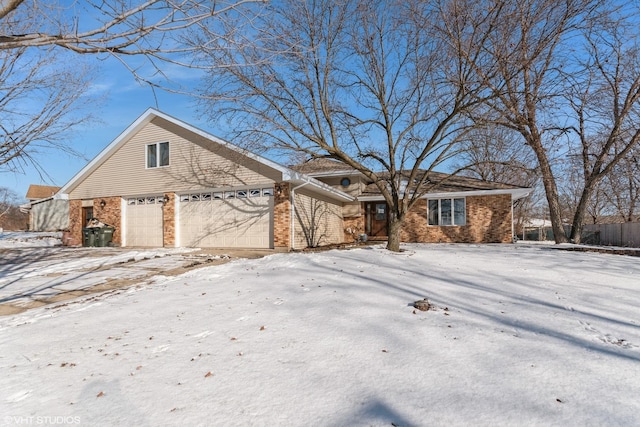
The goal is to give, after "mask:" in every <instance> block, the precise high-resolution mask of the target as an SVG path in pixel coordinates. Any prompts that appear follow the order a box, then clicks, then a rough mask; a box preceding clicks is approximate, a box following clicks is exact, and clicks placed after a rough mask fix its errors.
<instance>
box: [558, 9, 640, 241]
mask: <svg viewBox="0 0 640 427" xmlns="http://www.w3.org/2000/svg"><path fill="white" fill-rule="evenodd" d="M624 13H627V11H626V10H625V9H623V10H622V11H621V12H620V13H612V14H611V15H608V16H606V17H604V18H603V19H602V22H600V23H599V25H597V26H594V27H593V28H589V29H588V31H587V32H586V35H585V39H586V44H587V49H586V53H587V54H588V55H579V56H578V57H577V58H576V61H579V63H580V64H581V66H582V69H583V70H584V71H583V72H580V73H573V74H572V79H571V83H572V86H571V89H572V90H571V91H570V92H568V98H569V101H570V105H571V106H572V109H573V112H574V114H573V116H574V117H575V119H574V121H573V123H575V124H574V126H572V130H573V131H574V132H575V134H576V135H577V136H578V143H577V144H575V147H572V148H573V151H574V152H575V154H576V155H577V156H578V158H579V159H580V166H581V168H580V171H581V177H580V178H581V181H582V191H581V192H580V197H579V199H578V203H577V206H576V211H575V215H574V217H573V224H572V231H571V241H573V242H577V243H579V242H580V235H581V232H582V228H583V225H584V222H585V218H584V217H585V215H586V214H587V212H588V211H589V204H590V203H591V204H593V202H594V200H598V199H601V198H602V197H594V196H595V193H597V191H598V189H599V188H600V187H601V185H600V184H601V183H602V180H603V179H604V178H605V177H606V176H607V175H610V174H611V173H613V172H614V168H615V167H616V166H617V165H618V164H620V162H622V161H624V160H625V159H628V158H629V156H631V154H632V153H633V150H634V149H636V148H637V147H638V145H639V144H640V127H638V123H640V57H639V56H640V35H638V31H637V20H636V19H637V18H638V17H640V16H639V15H635V16H633V15H632V17H633V18H635V19H629V18H628V17H627V16H625V15H623V14H624ZM636 173H637V172H636Z"/></svg>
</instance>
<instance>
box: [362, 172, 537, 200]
mask: <svg viewBox="0 0 640 427" xmlns="http://www.w3.org/2000/svg"><path fill="white" fill-rule="evenodd" d="M421 172H422V173H424V174H426V180H425V186H426V188H427V191H426V194H425V196H424V197H431V198H437V197H462V196H476V195H482V194H511V195H512V197H513V198H514V199H515V200H517V199H520V198H522V197H526V196H528V195H529V193H531V189H530V188H526V187H519V186H517V185H511V184H504V183H501V182H493V181H483V180H481V179H477V178H471V177H467V176H461V175H451V174H447V173H442V172H434V171H421ZM409 188H411V186H409ZM381 197H382V195H381V193H380V189H379V188H378V187H377V186H376V185H375V184H374V183H370V184H368V185H367V186H366V187H365V189H364V190H363V192H362V196H360V197H358V200H367V199H370V200H377V199H380V198H381Z"/></svg>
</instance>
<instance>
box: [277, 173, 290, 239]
mask: <svg viewBox="0 0 640 427" xmlns="http://www.w3.org/2000/svg"><path fill="white" fill-rule="evenodd" d="M290 192H291V186H290V184H289V183H286V182H280V183H276V184H275V187H274V192H273V246H274V248H275V249H285V250H290V249H291V203H290V202H289V195H290Z"/></svg>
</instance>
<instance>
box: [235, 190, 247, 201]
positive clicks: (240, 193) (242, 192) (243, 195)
mask: <svg viewBox="0 0 640 427" xmlns="http://www.w3.org/2000/svg"><path fill="white" fill-rule="evenodd" d="M236 197H237V198H238V199H246V198H247V190H238V191H236Z"/></svg>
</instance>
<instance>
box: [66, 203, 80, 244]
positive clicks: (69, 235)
mask: <svg viewBox="0 0 640 427" xmlns="http://www.w3.org/2000/svg"><path fill="white" fill-rule="evenodd" d="M84 226H85V224H83V223H82V200H69V228H68V230H66V231H65V232H64V233H63V235H62V244H63V245H65V246H80V245H82V227H84Z"/></svg>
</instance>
